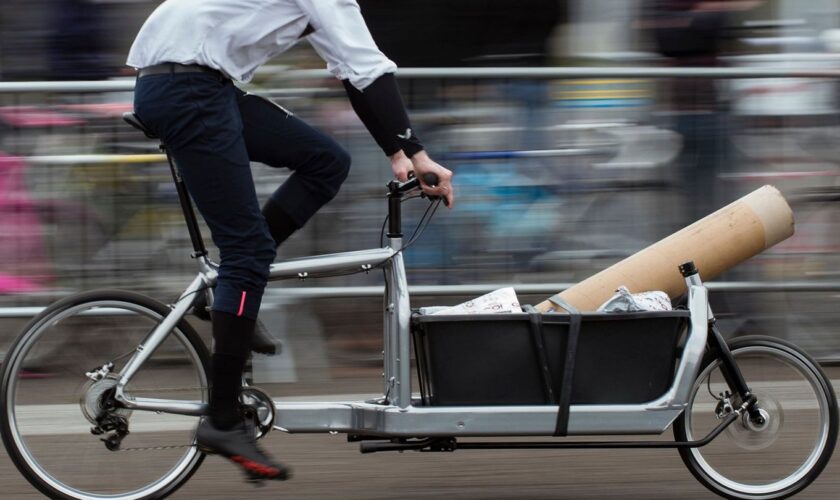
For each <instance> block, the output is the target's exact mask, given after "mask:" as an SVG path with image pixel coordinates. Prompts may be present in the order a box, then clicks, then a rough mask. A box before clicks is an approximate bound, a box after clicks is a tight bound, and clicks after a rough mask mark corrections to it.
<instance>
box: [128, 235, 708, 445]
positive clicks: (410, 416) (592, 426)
mask: <svg viewBox="0 0 840 500" xmlns="http://www.w3.org/2000/svg"><path fill="white" fill-rule="evenodd" d="M401 248H402V239H401V238H390V239H389V246H387V247H385V248H379V249H371V250H362V251H356V252H344V253H337V254H330V255H321V256H315V257H307V258H301V259H293V260H288V261H285V262H280V263H276V264H273V265H272V266H271V271H270V277H269V281H273V280H278V279H285V278H294V277H301V278H304V277H307V276H311V275H314V274H317V273H330V272H348V271H367V270H370V269H372V268H375V267H383V268H384V270H385V284H386V291H385V297H384V299H385V300H384V304H383V308H384V339H383V343H384V351H383V352H384V377H383V390H382V397H381V398H376V399H374V400H369V401H346V402H342V401H327V402H307V403H275V406H276V409H277V419H276V421H275V427H276V428H278V429H281V430H283V431H286V432H291V433H298V432H299V433H325V432H341V433H350V434H360V435H370V436H385V437H390V436H393V437H425V436H551V435H553V434H554V429H555V425H556V419H557V412H558V410H559V408H558V407H557V406H551V405H540V406H480V407H476V406H469V407H430V406H417V405H414V404H412V395H411V369H410V368H411V360H410V354H411V352H410V341H411V339H410V331H409V319H410V314H411V305H410V301H409V295H408V283H407V280H406V274H405V266H404V263H403V259H402V254H401V253H400V251H399V250H400V249H401ZM200 260H201V268H202V271H201V272H200V273H199V275H198V276H197V277H196V278H195V279H194V280H193V281H192V283H191V284H190V286H189V287H188V288H187V289H186V290H185V291H184V293H183V294H182V295H181V297H180V298H179V299H178V301H177V302H176V303H175V305H174V306H173V310H172V312H171V313H170V314H169V315H168V316H167V317H166V318H164V320H163V321H162V322H161V324H160V325H159V326H158V327H157V328H156V329H155V330H154V331H153V332H151V333H150V334H149V336H148V337H147V339H146V340H145V341H144V342H143V343H142V344H141V345H140V346H138V348H137V351H136V352H135V354H134V356H133V357H132V359H131V360H130V361H129V362H128V363H127V364H126V366H125V367H124V368H123V370H122V372H121V373H120V374H119V379H120V381H119V384H118V385H117V387H116V399H117V400H118V401H120V402H121V403H122V404H124V405H125V406H126V407H128V408H131V409H136V410H150V411H161V412H168V413H177V414H182V415H196V416H197V415H203V414H204V413H205V410H206V405H205V404H203V403H198V402H189V401H177V400H161V399H152V398H138V397H129V396H126V394H125V393H124V388H125V386H126V385H127V384H128V383H129V382H130V380H131V378H132V377H133V376H134V374H135V373H136V372H137V370H138V369H139V368H140V367H141V366H142V364H143V363H144V362H145V361H146V360H147V359H148V358H149V357H150V356H151V354H152V353H153V352H154V350H155V349H156V348H157V347H158V346H159V345H160V344H161V342H162V341H163V340H164V339H165V338H166V336H167V335H168V334H169V332H170V331H171V330H172V328H173V327H174V326H175V325H176V324H177V323H178V321H180V320H181V318H182V317H183V316H184V314H186V312H187V311H188V310H189V308H190V306H191V304H192V299H191V298H192V297H193V294H195V293H203V290H204V288H206V287H208V286H212V285H213V284H215V280H216V272H215V267H214V265H213V264H212V263H211V262H209V261H208V260H207V259H206V258H205V257H202V258H200ZM675 272H676V271H675ZM687 284H688V307H689V311H690V321H689V327H688V333H687V337H686V340H685V346H684V348H683V351H682V355H681V357H680V361H679V365H678V366H677V370H676V373H675V376H674V380H673V382H672V385H671V386H670V388H669V389H668V390H667V391H666V392H665V394H663V395H662V396H660V397H659V398H657V399H656V400H654V401H650V402H648V403H645V404H632V405H572V406H571V408H570V414H569V423H568V434H569V435H592V434H660V433H662V432H664V431H665V430H666V429H667V428H668V427H669V426H670V425H671V423H672V422H673V421H674V419H676V418H677V417H678V416H679V415H680V413H681V412H682V411H683V410H684V409H685V407H686V404H687V400H688V397H689V391H690V389H691V386H692V383H693V382H694V379H695V377H696V376H697V373H698V371H699V369H700V362H701V360H702V357H703V353H704V352H705V348H706V337H707V335H708V331H707V328H708V325H707V322H708V318H709V317H710V316H709V315H710V312H711V311H710V308H709V305H708V298H707V291H706V288H705V287H704V286H703V284H702V283H701V282H700V280H699V278H697V277H696V276H695V277H693V278H692V279H689V281H688V283H687Z"/></svg>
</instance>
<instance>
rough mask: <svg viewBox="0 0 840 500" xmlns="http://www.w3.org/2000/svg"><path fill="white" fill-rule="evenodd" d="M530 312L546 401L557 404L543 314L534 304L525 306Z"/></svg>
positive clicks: (532, 337) (535, 349) (532, 332)
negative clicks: (546, 349) (549, 364)
mask: <svg viewBox="0 0 840 500" xmlns="http://www.w3.org/2000/svg"><path fill="white" fill-rule="evenodd" d="M524 309H525V312H527V313H528V318H529V320H530V326H531V339H532V340H533V343H534V353H535V354H536V357H537V362H538V363H539V368H540V379H541V380H542V386H543V393H544V394H545V402H546V403H548V404H552V405H556V404H557V392H556V391H555V390H554V380H553V378H552V376H551V369H550V368H549V367H548V356H547V355H546V353H545V336H544V335H543V327H542V314H541V313H540V312H539V311H537V310H536V309H534V306H532V305H526V306H525V307H524Z"/></svg>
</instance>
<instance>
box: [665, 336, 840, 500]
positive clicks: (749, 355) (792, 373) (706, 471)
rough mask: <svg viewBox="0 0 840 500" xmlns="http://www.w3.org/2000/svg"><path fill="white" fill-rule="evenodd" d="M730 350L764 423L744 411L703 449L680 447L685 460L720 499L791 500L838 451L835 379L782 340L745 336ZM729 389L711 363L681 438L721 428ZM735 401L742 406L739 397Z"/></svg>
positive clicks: (677, 429) (682, 423)
mask: <svg viewBox="0 0 840 500" xmlns="http://www.w3.org/2000/svg"><path fill="white" fill-rule="evenodd" d="M729 348H730V350H731V351H732V354H733V356H734V357H735V361H736V363H737V365H738V367H739V368H740V370H741V372H742V373H743V375H744V379H745V380H746V381H747V385H748V386H749V387H750V389H751V391H752V393H753V394H754V395H755V396H756V398H757V401H756V405H757V407H756V408H758V409H759V412H760V414H761V416H762V418H759V419H750V418H749V416H748V415H746V414H745V415H744V416H743V417H740V418H738V420H736V421H735V422H733V423H732V424H730V425H729V427H727V428H726V430H725V431H724V432H723V433H722V434H721V435H719V436H718V437H717V438H715V439H714V440H713V441H712V442H711V443H709V444H707V445H706V446H703V447H700V448H680V450H679V451H680V456H681V457H682V460H683V462H685V464H686V466H687V467H688V469H689V470H690V471H691V473H692V474H693V475H694V477H696V478H697V479H698V480H699V481H700V482H701V483H703V485H704V486H706V487H707V488H709V489H710V490H711V491H713V492H715V493H717V494H719V495H721V496H723V497H726V498H738V499H776V498H786V497H788V496H791V495H793V494H795V493H797V492H798V491H801V490H802V489H803V488H805V487H806V486H808V485H809V484H810V483H811V482H812V481H814V479H816V478H817V476H819V474H820V473H821V472H822V470H823V468H825V466H826V464H828V461H829V459H830V458H831V454H832V452H833V451H834V446H835V443H836V441H837V425H838V414H837V399H836V398H835V395H834V391H833V389H832V387H831V381H830V380H829V379H828V378H827V377H826V376H825V374H824V373H823V371H822V370H821V369H820V367H819V365H818V364H817V363H816V362H815V361H814V360H813V359H812V358H811V357H810V356H808V355H807V354H806V353H805V352H803V351H802V350H800V349H799V348H797V347H796V346H794V345H793V344H790V343H788V342H784V341H781V340H779V339H775V338H771V337H758V336H754V337H742V338H738V339H735V340H733V341H731V342H730V344H729ZM727 391H731V389H730V388H729V386H728V385H727V384H726V381H725V380H724V378H723V375H722V374H721V363H720V360H719V359H712V360H707V362H706V364H705V366H704V368H703V369H702V370H701V372H700V374H699V375H698V377H697V380H696V381H695V383H694V386H693V388H692V391H691V395H690V398H689V401H688V406H687V407H686V409H685V411H684V412H683V414H682V415H681V416H680V417H679V418H678V419H677V421H676V422H675V423H674V435H675V437H676V439H677V441H692V440H698V439H702V438H703V437H704V436H706V435H707V434H708V433H709V432H710V431H711V429H713V428H714V427H716V426H717V425H718V424H719V422H720V420H719V418H720V417H721V416H722V415H723V414H724V413H725V411H726V401H725V399H726V393H727ZM732 403H733V405H734V406H735V407H736V408H737V405H739V404H741V402H740V401H737V396H733V397H732Z"/></svg>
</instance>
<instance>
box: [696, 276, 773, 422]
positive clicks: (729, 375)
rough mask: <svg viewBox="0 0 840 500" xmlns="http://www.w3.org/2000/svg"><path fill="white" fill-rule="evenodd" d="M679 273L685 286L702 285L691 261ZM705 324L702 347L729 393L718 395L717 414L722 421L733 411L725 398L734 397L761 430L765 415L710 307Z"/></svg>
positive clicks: (732, 407) (750, 419)
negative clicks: (719, 406)
mask: <svg viewBox="0 0 840 500" xmlns="http://www.w3.org/2000/svg"><path fill="white" fill-rule="evenodd" d="M680 272H681V273H682V275H683V277H684V278H685V279H686V281H687V282H688V283H690V284H692V285H702V281H701V280H700V273H699V271H698V270H697V267H695V265H694V263H693V262H686V263H685V264H683V265H681V266H680ZM707 321H708V331H709V335H708V337H707V339H706V345H707V348H708V351H709V353H710V354H711V355H712V359H720V371H721V374H722V375H723V378H724V380H725V381H726V385H727V386H728V387H729V391H727V392H726V393H724V394H721V398H722V399H721V401H722V402H724V407H723V408H722V409H721V410H720V412H719V413H718V415H719V416H720V417H721V418H723V417H726V416H727V415H728V414H729V413H731V412H732V411H734V406H733V405H732V404H731V402H730V401H729V396H731V395H736V396H738V398H739V400H740V402H741V403H740V404H741V405H746V407H747V415H748V417H749V421H750V423H751V424H752V425H754V426H756V427H762V426H763V425H764V424H765V423H766V420H767V419H766V417H765V413H764V412H763V410H762V409H761V408H760V407H759V405H758V404H757V401H756V398H755V395H753V393H752V390H751V389H750V387H749V385H747V381H746V380H745V379H744V375H743V374H742V373H741V369H740V368H739V367H738V364H737V363H736V362H735V357H734V356H733V355H732V351H730V350H729V346H728V345H726V340H724V338H723V335H722V334H721V333H720V329H719V328H718V327H717V324H716V323H717V320H716V319H715V315H714V313H713V312H712V307H711V306H708V313H707Z"/></svg>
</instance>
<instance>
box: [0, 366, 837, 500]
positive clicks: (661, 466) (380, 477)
mask: <svg viewBox="0 0 840 500" xmlns="http://www.w3.org/2000/svg"><path fill="white" fill-rule="evenodd" d="M828 373H829V376H830V377H832V379H834V380H835V386H836V385H837V380H838V379H840V368H838V367H834V368H829V369H828ZM322 389H323V388H322ZM668 436H670V432H669V433H666V437H668ZM50 438H51V437H50V436H39V437H38V439H44V440H48V439H50ZM263 443H265V444H266V446H267V447H268V448H269V450H270V451H271V452H272V453H273V454H274V455H276V456H277V457H278V458H282V459H283V460H285V461H287V462H288V463H290V464H292V465H293V466H294V470H295V477H294V478H293V480H291V481H289V482H287V483H273V484H267V485H265V486H263V487H254V486H252V485H249V484H246V483H245V482H244V481H243V480H242V476H241V474H240V473H239V471H238V470H236V469H235V468H234V467H232V466H231V465H229V464H228V463H227V462H225V461H223V460H222V459H220V458H217V457H209V458H208V459H207V460H206V461H205V463H204V464H203V465H202V467H201V468H200V469H199V471H198V472H197V473H196V475H195V476H194V477H193V478H192V479H191V480H190V481H189V482H188V483H187V484H186V485H185V486H184V487H183V488H182V489H180V490H179V491H178V492H177V493H176V494H175V495H174V496H173V498H176V499H192V498H202V499H204V498H218V499H222V498H225V499H227V498H243V499H251V498H253V499H263V498H279V497H282V498H307V499H308V498H342V499H344V498H353V499H371V498H400V499H405V498H432V497H434V498H439V497H441V496H451V497H458V498H475V499H479V498H480V499H503V498H504V499H506V498H517V499H521V498H528V499H538V498H546V499H547V498H553V499H581V498H593V499H612V498H638V499H672V498H680V499H701V498H715V497H714V496H713V495H712V494H710V493H709V492H707V491H706V490H705V489H704V488H703V487H702V486H701V485H700V484H699V483H698V482H697V481H696V480H695V479H694V478H693V477H692V476H691V474H690V473H689V472H688V470H687V469H686V468H685V466H684V465H683V463H682V461H681V460H680V458H679V456H678V454H677V452H676V451H673V450H648V451H644V450H590V451H583V450H566V451H481V452H479V451H469V450H463V451H458V452H455V453H435V454H432V453H416V452H406V453H402V454H399V453H380V454H373V455H362V454H360V453H359V452H358V448H357V445H356V444H353V443H347V442H346V441H345V438H344V436H323V435H308V436H307V435H285V434H282V433H280V432H275V433H272V434H271V435H270V436H269V437H268V438H267V439H266V440H264V441H263ZM95 450H99V448H98V446H97V447H96V448H95ZM93 453H95V454H97V455H98V454H99V451H94V452H93ZM101 453H102V454H107V453H108V452H106V451H105V450H104V448H103V449H102V450H101ZM84 456H86V455H80V456H79V460H80V461H81V462H82V463H85V459H84ZM99 458H101V456H100V457H99ZM76 465H77V466H78V462H77V463H76ZM773 465H774V464H773V463H757V464H755V465H752V466H750V467H752V468H753V469H754V470H756V471H759V470H763V469H765V468H767V467H772V466H773ZM77 470H78V469H77ZM90 472H91V476H93V474H95V473H97V472H101V470H100V471H96V470H91V471H90ZM134 472H137V471H132V470H121V471H117V472H114V473H113V475H110V474H111V473H109V474H106V476H108V478H109V479H108V480H110V481H120V480H123V481H130V480H131V477H132V476H133V475H134ZM0 484H2V485H3V495H2V497H3V498H15V499H18V498H19V499H35V498H42V496H41V495H40V494H39V493H37V492H36V491H35V490H34V489H33V488H32V487H30V486H29V484H28V483H27V482H26V481H25V480H24V479H23V478H22V477H21V476H20V475H19V474H18V472H17V470H16V469H15V468H14V467H13V465H12V464H11V462H10V460H9V458H8V457H7V456H5V455H3V456H0ZM837 491H840V454H835V456H834V458H833V460H832V461H831V462H830V464H829V465H828V467H827V469H826V470H825V471H824V472H823V474H822V475H821V476H820V478H819V479H818V480H817V481H816V482H815V483H814V484H812V485H811V486H810V487H809V488H808V489H806V490H805V491H804V492H803V493H802V494H800V495H799V496H798V497H797V498H802V499H834V498H837Z"/></svg>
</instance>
